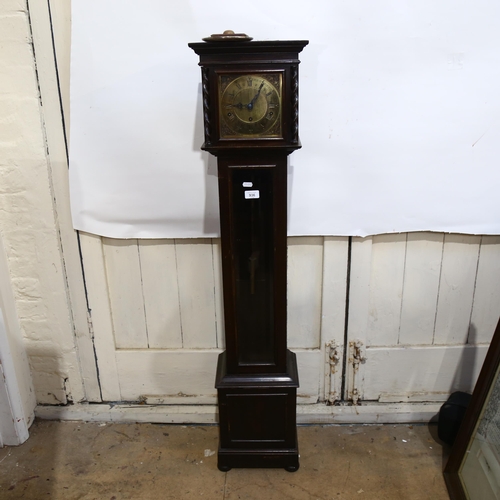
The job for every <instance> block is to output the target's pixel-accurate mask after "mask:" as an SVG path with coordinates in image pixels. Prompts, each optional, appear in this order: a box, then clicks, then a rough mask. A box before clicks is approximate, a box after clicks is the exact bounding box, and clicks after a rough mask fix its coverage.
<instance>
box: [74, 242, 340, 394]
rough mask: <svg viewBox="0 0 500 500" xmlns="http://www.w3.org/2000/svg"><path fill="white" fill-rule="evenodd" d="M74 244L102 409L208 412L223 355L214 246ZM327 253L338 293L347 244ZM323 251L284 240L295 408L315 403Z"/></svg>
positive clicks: (319, 390)
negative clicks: (195, 408)
mask: <svg viewBox="0 0 500 500" xmlns="http://www.w3.org/2000/svg"><path fill="white" fill-rule="evenodd" d="M81 243H82V255H83V263H84V272H85V280H86V285H87V292H88V300H89V308H90V315H91V322H92V327H93V334H94V343H95V351H96V359H97V365H98V369H99V378H100V384H101V390H102V396H103V400H104V401H139V402H145V403H148V404H215V403H216V390H215V388H214V383H215V370H216V365H217V356H218V354H219V353H220V352H222V350H223V349H224V321H223V311H222V285H221V281H222V280H221V263H220V241H219V240H218V239H217V240H215V239H214V240H210V239H196V240H115V239H108V238H101V237H98V236H93V235H88V234H81ZM327 247H328V249H327ZM333 247H335V249H336V251H337V253H339V254H340V258H339V257H337V260H338V261H339V263H341V267H340V271H339V272H343V273H344V285H343V286H344V290H345V272H346V269H345V263H346V249H347V239H345V238H343V239H338V241H333ZM325 249H327V251H331V250H330V249H329V245H328V244H327V245H326V246H325V244H324V238H322V237H318V238H291V239H290V240H289V248H288V265H289V274H288V290H289V292H288V311H289V313H288V323H289V347H290V348H291V349H293V350H294V352H296V354H297V357H298V363H299V372H300V389H299V398H298V400H299V402H302V403H316V402H317V401H318V400H321V399H322V397H323V396H322V394H323V386H324V380H325V373H324V369H325V363H324V348H323V347H322V345H323V344H324V343H323V342H322V338H321V335H322V332H321V309H322V300H323V298H322V296H323V293H322V286H323V258H324V255H323V254H324V250H325ZM342 303H343V302H342ZM341 307H342V306H341ZM338 314H339V315H340V316H341V312H340V311H339V313H338ZM340 316H339V317H338V318H337V320H339V321H340V322H342V321H343V319H342V318H341V317H340Z"/></svg>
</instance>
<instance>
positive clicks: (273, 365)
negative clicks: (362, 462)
mask: <svg viewBox="0 0 500 500" xmlns="http://www.w3.org/2000/svg"><path fill="white" fill-rule="evenodd" d="M204 40H205V42H200V43H190V44H189V47H191V48H192V49H193V50H194V51H195V52H196V53H197V54H198V55H199V56H200V66H201V72H202V91H203V116H204V128H205V143H204V144H203V145H202V149H203V150H205V151H208V152H209V153H211V154H213V155H215V156H216V157H217V165H218V178H219V207H220V224H221V241H222V276H223V288H224V319H225V330H226V350H225V351H224V352H223V353H222V354H221V355H220V356H219V359H218V364H217V375H216V381H215V387H216V388H217V393H218V399H219V422H220V442H219V452H218V467H219V469H220V470H222V471H227V470H229V469H231V468H232V467H284V468H285V469H286V470H288V471H295V470H297V469H298V467H299V454H298V445H297V430H296V401H297V387H298V386H299V379H298V371H297V361H296V357H295V354H293V353H292V352H291V351H289V350H287V338H286V321H287V314H286V286H287V242H286V237H287V156H288V155H289V154H290V153H292V152H293V151H295V150H296V149H298V148H300V147H301V146H300V141H299V135H298V65H299V59H298V54H299V52H301V51H302V49H303V48H304V47H305V46H306V45H307V43H308V42H307V41H272V42H266V41H258V42H256V41H251V38H250V37H247V36H246V35H242V34H241V35H239V34H234V33H233V32H224V34H222V35H212V36H211V37H209V38H206V39H204Z"/></svg>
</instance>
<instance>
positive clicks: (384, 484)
mask: <svg viewBox="0 0 500 500" xmlns="http://www.w3.org/2000/svg"><path fill="white" fill-rule="evenodd" d="M298 434H299V447H300V454H301V463H300V469H299V470H298V471H297V472H295V473H289V472H286V471H285V470H282V469H233V470H231V471H229V472H227V473H222V472H220V471H219V470H218V469H217V455H216V453H215V451H216V450H217V440H218V429H217V427H214V426H180V425H157V424H113V423H110V424H99V423H83V422H54V421H42V420H37V421H36V422H35V423H34V424H33V426H32V428H31V436H30V438H29V440H28V441H27V442H26V443H24V444H23V445H22V446H19V447H5V448H2V449H0V499H2V500H3V499H17V498H23V499H36V500H40V499H44V498H52V499H64V500H68V499H97V500H121V499H141V500H142V499H145V500H147V499H165V500H167V499H192V498H197V499H200V498H203V499H217V500H235V499H245V500H253V499H256V500H257V499H258V500H262V499H265V500H275V499H291V500H302V499H304V500H305V499H307V500H317V499H318V500H348V499H356V500H363V499H365V500H372V499H375V500H378V499H381V500H390V499H398V500H401V499H404V500H411V499H415V500H417V499H422V500H424V499H425V500H429V499H432V500H439V499H448V494H447V492H446V487H445V484H444V481H443V477H442V473H441V471H442V466H443V461H444V458H443V457H444V454H443V448H442V446H441V444H439V443H438V442H437V441H436V440H437V438H436V437H434V436H436V428H435V426H426V425H421V426H419V425H414V426H409V425H383V426H360V425H355V426H349V425H344V426H311V427H299V430H298Z"/></svg>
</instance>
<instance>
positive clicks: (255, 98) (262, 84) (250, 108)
mask: <svg viewBox="0 0 500 500" xmlns="http://www.w3.org/2000/svg"><path fill="white" fill-rule="evenodd" d="M263 86H264V82H262V83H261V84H260V87H259V90H258V91H257V93H256V94H255V95H254V96H253V99H252V100H251V101H250V102H249V103H248V104H247V108H248V110H249V111H252V109H253V105H254V103H255V101H256V100H257V99H258V97H259V95H260V91H261V90H262V87H263Z"/></svg>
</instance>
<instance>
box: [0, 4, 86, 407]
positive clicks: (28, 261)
mask: <svg viewBox="0 0 500 500" xmlns="http://www.w3.org/2000/svg"><path fill="white" fill-rule="evenodd" d="M42 104H43V103H41V102H40V96H39V88H38V81H37V71H36V65H35V59H34V52H33V43H32V36H31V28H30V16H29V11H28V6H27V2H26V1H25V0H2V2H1V3H0V179H1V180H0V233H1V236H2V238H3V241H4V246H5V251H6V254H7V260H8V267H9V273H10V279H11V284H12V290H13V294H14V297H15V301H16V307H17V311H18V314H19V321H20V326H21V332H22V335H23V338H24V342H25V345H26V349H27V352H28V355H29V360H30V366H31V370H32V373H33V374H34V377H33V381H34V386H35V392H36V398H37V401H38V402H39V403H45V404H61V403H67V402H68V400H72V399H74V398H76V399H81V398H82V397H83V392H82V387H81V385H82V383H81V376H80V373H79V371H80V369H79V363H78V359H77V355H76V349H75V339H74V335H73V327H72V317H71V307H70V302H69V298H68V295H67V291H66V285H65V281H66V278H65V268H64V261H63V258H62V252H61V245H60V237H59V224H58V215H57V211H56V208H55V203H54V196H53V188H52V185H51V165H50V162H49V159H48V150H47V146H46V140H45V137H44V124H43V115H42V108H41V106H42Z"/></svg>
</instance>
